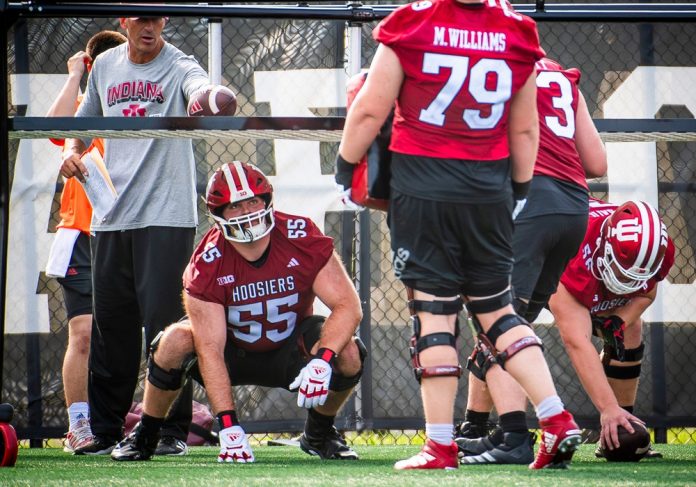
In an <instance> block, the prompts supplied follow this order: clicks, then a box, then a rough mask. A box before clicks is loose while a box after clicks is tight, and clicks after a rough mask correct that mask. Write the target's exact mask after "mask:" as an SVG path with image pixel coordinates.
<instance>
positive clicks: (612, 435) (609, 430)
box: [599, 404, 645, 450]
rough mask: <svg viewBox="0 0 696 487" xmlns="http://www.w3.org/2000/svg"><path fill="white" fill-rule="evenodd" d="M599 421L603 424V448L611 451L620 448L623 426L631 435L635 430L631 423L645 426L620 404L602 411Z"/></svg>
mask: <svg viewBox="0 0 696 487" xmlns="http://www.w3.org/2000/svg"><path fill="white" fill-rule="evenodd" d="M599 420H600V423H601V424H602V431H601V434H600V441H601V444H602V447H603V448H607V449H609V450H613V449H614V448H618V447H619V431H618V428H619V426H623V427H624V428H626V430H628V432H629V433H633V432H634V429H633V426H632V425H631V423H630V422H629V421H637V422H638V423H641V424H645V423H644V422H643V421H642V420H641V419H640V418H637V417H636V416H634V415H632V414H631V413H629V412H628V411H626V410H625V409H624V408H622V407H621V406H619V405H618V404H616V405H614V406H610V407H608V408H606V409H605V410H604V411H602V414H601V415H600V417H599Z"/></svg>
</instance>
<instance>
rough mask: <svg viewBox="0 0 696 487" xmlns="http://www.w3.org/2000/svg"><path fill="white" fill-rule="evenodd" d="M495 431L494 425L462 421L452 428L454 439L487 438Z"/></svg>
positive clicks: (489, 422) (491, 423)
mask: <svg viewBox="0 0 696 487" xmlns="http://www.w3.org/2000/svg"><path fill="white" fill-rule="evenodd" d="M495 429H496V424H495V423H493V422H491V421H486V423H485V424H474V423H472V422H470V421H462V422H461V423H459V424H458V425H456V426H455V427H454V437H455V438H482V437H484V436H488V435H489V434H491V433H492V432H493V430H495Z"/></svg>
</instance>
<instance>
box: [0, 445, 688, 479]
mask: <svg viewBox="0 0 696 487" xmlns="http://www.w3.org/2000/svg"><path fill="white" fill-rule="evenodd" d="M355 449H356V451H357V452H358V453H359V455H360V460H359V461H342V462H341V461H321V460H319V459H318V458H315V457H310V456H308V455H306V454H304V453H303V452H302V451H300V450H299V448H293V447H279V446H273V447H269V446H257V447H256V448H254V453H255V455H256V463H253V464H219V463H217V452H218V449H217V448H216V447H195V448H191V451H190V453H189V455H188V456H184V457H156V458H154V459H153V460H150V461H147V462H128V463H122V462H115V461H113V460H111V458H110V457H108V456H100V457H89V456H72V455H69V454H66V453H63V451H62V450H61V449H58V448H43V449H29V448H22V449H20V450H19V458H18V459H17V464H16V465H15V466H14V467H11V468H10V467H8V468H0V485H2V486H18V485H23V486H41V487H45V486H57V485H61V486H79V487H88V486H95V487H96V486H100V487H101V486H108V485H124V486H135V487H147V486H162V487H175V486H198V485H200V486H218V485H219V486H223V485H224V486H231V485H244V486H246V485H259V486H261V485H262V486H269V487H290V486H302V487H308V486H319V485H321V486H331V487H342V486H354V485H361V486H362V485H364V486H371V487H372V486H374V487H378V486H402V485H414V486H418V487H427V486H443V485H457V486H469V485H470V486H477V487H484V486H496V487H497V486H512V485H523V486H527V485H549V486H552V485H553V486H556V485H573V486H575V487H587V486H594V485H596V486H602V487H609V486H612V487H613V486H618V485H646V486H647V485H682V486H686V485H694V486H696V445H693V444H689V445H656V447H655V449H656V450H658V451H661V452H662V453H663V454H664V455H665V458H664V459H662V460H649V461H645V460H644V461H642V462H640V463H607V462H606V461H604V460H598V459H596V458H595V457H594V454H593V452H594V446H593V445H583V446H581V448H580V450H579V451H578V452H577V453H576V455H575V457H574V459H573V464H572V465H571V467H570V468H569V469H567V470H543V471H530V470H528V469H527V467H526V466H522V465H489V466H466V467H464V466H462V467H460V468H459V469H458V470H456V471H410V472H397V471H395V470H393V468H392V466H393V464H394V462H395V461H397V460H400V459H403V458H406V457H408V456H410V455H412V454H415V453H416V452H417V451H418V449H419V447H417V446H357V447H355Z"/></svg>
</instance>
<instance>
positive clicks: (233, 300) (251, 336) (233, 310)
mask: <svg viewBox="0 0 696 487" xmlns="http://www.w3.org/2000/svg"><path fill="white" fill-rule="evenodd" d="M274 216H275V227H274V228H273V230H272V231H271V234H270V235H271V246H270V251H269V253H268V256H267V258H266V261H265V262H264V263H263V264H262V265H261V266H260V267H258V268H257V267H254V266H253V265H252V264H251V263H249V262H248V261H247V260H246V259H244V258H243V257H242V256H240V255H239V254H238V253H237V251H236V250H235V249H234V247H233V246H232V245H231V243H230V242H228V241H227V240H226V239H225V237H224V236H223V235H222V233H221V232H220V230H219V229H218V227H217V226H215V227H213V228H211V229H210V230H208V232H207V233H206V234H205V235H204V236H203V238H202V239H201V241H200V243H199V244H198V246H197V247H196V249H195V251H194V252H193V255H192V256H191V261H190V262H189V264H188V267H187V268H186V270H185V271H184V278H183V280H184V290H185V291H186V292H187V293H188V294H189V295H190V296H193V297H195V298H197V299H200V300H203V301H209V302H213V303H219V304H221V305H223V306H224V307H225V313H226V315H227V327H228V338H229V339H230V340H232V341H233V342H234V344H235V345H236V346H238V347H240V348H242V349H244V350H249V351H253V352H265V351H268V350H275V349H277V348H279V347H280V346H281V344H282V342H283V341H284V340H286V339H288V338H289V337H290V336H291V335H292V333H293V331H294V330H295V327H296V326H297V324H298V323H300V322H301V321H302V320H303V319H305V318H306V317H307V316H309V315H311V314H312V312H313V309H312V308H313V302H314V298H315V294H314V291H312V285H313V284H314V279H315V277H316V276H317V274H318V273H319V271H320V270H321V269H322V268H323V267H324V265H326V263H327V262H328V260H329V258H330V257H331V255H332V253H333V239H332V238H330V237H327V236H325V235H323V234H322V233H321V231H319V229H318V228H317V226H316V225H315V224H314V223H313V222H312V221H311V220H310V219H308V218H305V217H301V216H295V215H289V214H285V213H281V212H278V211H276V212H274Z"/></svg>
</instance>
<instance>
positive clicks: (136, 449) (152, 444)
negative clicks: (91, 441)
mask: <svg viewBox="0 0 696 487" xmlns="http://www.w3.org/2000/svg"><path fill="white" fill-rule="evenodd" d="M142 429H143V425H142V423H138V424H136V425H135V428H133V431H131V432H130V434H129V435H128V436H126V437H125V438H124V439H123V440H121V442H120V443H119V444H118V445H116V447H115V448H114V449H113V451H112V452H111V458H112V459H114V460H116V461H119V462H124V461H142V460H149V459H150V458H152V455H154V453H155V448H157V442H158V441H159V434H156V435H153V436H149V437H147V436H145V435H144V434H142Z"/></svg>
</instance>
